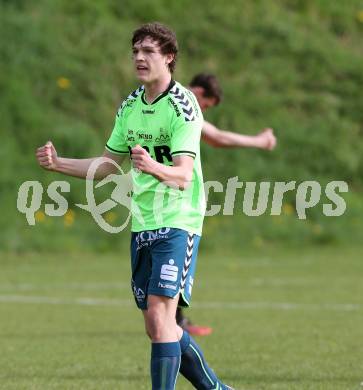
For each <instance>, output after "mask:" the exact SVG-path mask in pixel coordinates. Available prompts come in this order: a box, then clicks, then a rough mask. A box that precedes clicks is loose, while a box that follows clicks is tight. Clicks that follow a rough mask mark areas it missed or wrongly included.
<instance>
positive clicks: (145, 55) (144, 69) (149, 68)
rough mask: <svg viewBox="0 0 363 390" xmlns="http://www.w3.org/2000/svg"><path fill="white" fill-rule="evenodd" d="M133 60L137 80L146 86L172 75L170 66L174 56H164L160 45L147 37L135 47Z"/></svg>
mask: <svg viewBox="0 0 363 390" xmlns="http://www.w3.org/2000/svg"><path fill="white" fill-rule="evenodd" d="M132 58H133V60H134V65H135V71H136V76H137V78H138V79H139V80H140V81H141V82H143V83H145V84H150V83H153V82H155V81H158V80H160V79H162V78H163V77H165V74H167V73H170V71H169V67H168V64H169V63H170V62H171V61H172V59H173V56H172V55H171V54H166V55H165V54H162V53H161V52H160V46H159V44H158V43H157V42H155V41H154V40H153V39H151V38H149V37H146V38H145V39H144V40H142V41H139V42H136V43H135V45H134V46H133V48H132Z"/></svg>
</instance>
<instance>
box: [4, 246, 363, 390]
mask: <svg viewBox="0 0 363 390" xmlns="http://www.w3.org/2000/svg"><path fill="white" fill-rule="evenodd" d="M361 257H362V256H361V249H359V248H358V247H357V248H337V247H335V248H327V247H325V248H317V247H310V248H304V249H303V250H302V249H301V248H300V249H299V250H294V249H291V248H290V249H271V248H270V249H268V248H261V249H260V250H259V251H258V253H257V252H256V251H252V250H247V251H245V252H241V253H240V254H239V255H236V254H234V255H226V254H223V255H220V256H217V255H216V254H214V255H213V256H207V255H206V254H204V255H201V256H200V258H199V265H198V272H197V278H196V285H195V291H194V296H193V307H192V309H190V311H189V315H190V316H191V317H192V319H193V320H194V321H195V322H197V323H201V324H208V325H211V326H212V327H213V328H214V332H213V334H212V335H211V336H209V337H206V338H200V339H199V342H200V344H201V346H202V347H203V349H204V351H205V354H206V356H207V358H208V361H209V362H210V364H211V366H212V367H213V368H214V369H215V370H216V372H217V373H218V374H219V375H220V377H221V378H223V379H224V380H225V381H226V382H227V383H229V384H232V385H234V386H235V387H236V389H246V390H247V389H251V390H252V389H256V390H257V389H258V390H263V389H279V390H285V389H299V390H303V389H304V390H305V389H306V390H307V389H314V390H318V389H329V390H334V389H341V390H343V389H344V390H348V389H351V390H358V389H359V388H360V382H361V381H362V380H363V372H362V370H361V368H362V367H361V357H362V354H363V344H362V343H361V340H362V338H363V303H362V296H363V283H362V274H363V273H362V271H363V263H362V261H361ZM0 267H1V273H0V318H1V322H0V350H1V354H0V383H1V385H0V388H1V389H17V390H18V389H26V390H31V389H87V390H91V389H97V390H99V389H132V390H133V389H135V390H136V389H137V390H139V389H149V388H150V385H149V377H148V367H149V361H148V358H149V351H150V350H149V342H148V340H147V339H146V337H145V336H144V330H143V324H142V319H141V315H140V313H139V312H138V310H137V309H136V308H135V307H134V304H133V300H132V296H131V292H130V289H129V262H128V256H127V254H126V255H116V254H115V255H109V254H108V255H94V254H93V255H92V254H71V255H70V254H66V253H65V254H64V255H60V254H57V255H51V254H48V255H44V254H42V255H38V254H27V255H21V256H20V255H18V256H17V255H13V254H11V255H6V254H2V256H1V260H0ZM190 388H191V386H189V384H188V383H187V382H186V381H185V380H184V379H183V378H179V379H178V385H177V389H178V390H181V389H185V390H186V389H190Z"/></svg>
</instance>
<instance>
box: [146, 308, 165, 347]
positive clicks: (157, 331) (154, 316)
mask: <svg viewBox="0 0 363 390" xmlns="http://www.w3.org/2000/svg"><path fill="white" fill-rule="evenodd" d="M145 328H146V334H147V335H148V336H149V337H150V338H151V339H152V340H159V339H161V338H162V337H163V335H164V333H165V330H166V329H167V320H166V318H165V316H164V315H163V313H161V312H160V311H159V310H156V309H154V308H149V309H148V313H147V320H146V323H145Z"/></svg>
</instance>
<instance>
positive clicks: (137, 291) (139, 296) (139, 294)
mask: <svg viewBox="0 0 363 390" xmlns="http://www.w3.org/2000/svg"><path fill="white" fill-rule="evenodd" d="M132 291H133V293H134V296H135V298H136V300H137V302H139V303H140V302H143V301H144V300H145V296H146V295H145V293H144V291H143V290H142V289H141V288H138V287H136V285H135V282H134V281H132Z"/></svg>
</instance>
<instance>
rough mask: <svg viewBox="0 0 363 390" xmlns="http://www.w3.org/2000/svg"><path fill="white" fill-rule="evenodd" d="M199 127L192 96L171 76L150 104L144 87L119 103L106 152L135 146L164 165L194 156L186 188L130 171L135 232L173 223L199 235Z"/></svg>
mask: <svg viewBox="0 0 363 390" xmlns="http://www.w3.org/2000/svg"><path fill="white" fill-rule="evenodd" d="M202 125H203V116H202V113H201V110H200V107H199V105H198V102H197V99H196V98H195V96H194V94H193V93H192V92H191V91H189V90H188V89H186V88H185V87H183V86H182V85H181V84H180V83H178V82H176V81H174V80H172V81H171V83H170V85H169V88H168V89H167V90H166V91H165V92H164V93H162V94H161V95H159V96H158V97H157V98H156V99H155V100H154V102H153V103H151V104H148V103H147V102H146V99H145V91H144V87H143V86H141V87H139V88H138V89H137V90H135V91H134V92H132V93H131V94H130V95H129V96H128V97H127V99H125V100H124V102H123V103H122V105H121V107H120V108H119V110H118V112H117V115H116V120H115V126H114V129H113V131H112V134H111V137H110V139H109V140H108V142H107V144H106V148H107V150H109V151H110V152H112V153H115V154H120V155H122V154H126V153H127V154H129V153H130V150H131V148H132V147H134V146H136V145H138V144H139V145H140V146H142V147H143V148H145V149H146V150H147V151H148V152H149V154H150V156H151V157H152V158H153V159H154V160H156V161H158V162H159V163H161V164H164V165H173V157H175V156H181V155H186V156H190V157H192V158H194V168H193V179H192V183H191V184H190V186H189V187H188V188H187V189H186V190H184V191H182V190H178V189H175V188H172V187H170V186H167V185H165V184H164V183H161V182H160V181H159V180H157V179H156V178H155V177H153V176H151V175H149V174H145V173H142V172H138V171H137V170H135V169H132V178H133V196H132V228H131V230H132V231H133V232H139V231H143V230H153V229H158V228H162V227H172V228H180V229H184V230H187V231H188V232H191V233H195V234H198V235H200V234H201V231H202V224H203V217H204V213H205V197H204V186H203V175H202V170H201V163H200V136H201V129H202Z"/></svg>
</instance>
